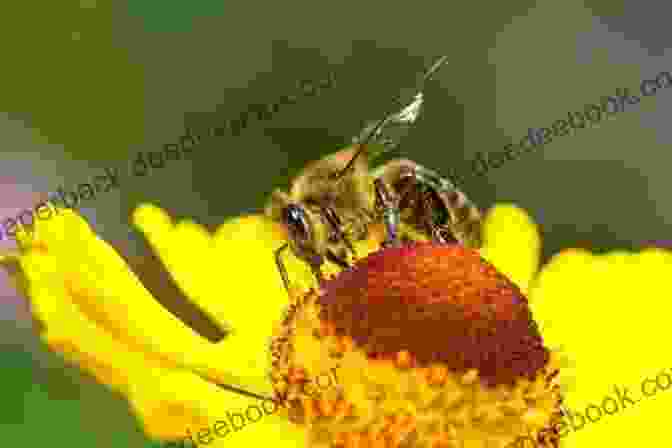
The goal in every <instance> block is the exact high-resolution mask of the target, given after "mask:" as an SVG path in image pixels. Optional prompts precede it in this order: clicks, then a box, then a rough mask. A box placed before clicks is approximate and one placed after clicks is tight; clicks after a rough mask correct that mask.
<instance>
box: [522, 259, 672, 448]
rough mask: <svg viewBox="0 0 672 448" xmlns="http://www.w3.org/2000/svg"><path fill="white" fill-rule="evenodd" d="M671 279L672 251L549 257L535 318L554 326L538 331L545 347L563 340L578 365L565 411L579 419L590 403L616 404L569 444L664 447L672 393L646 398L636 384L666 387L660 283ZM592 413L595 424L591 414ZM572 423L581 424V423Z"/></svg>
mask: <svg viewBox="0 0 672 448" xmlns="http://www.w3.org/2000/svg"><path fill="white" fill-rule="evenodd" d="M670 274H672V252H668V251H665V250H660V249H648V250H645V251H642V252H636V253H631V252H627V251H613V252H610V253H607V254H602V255H595V254H592V253H590V252H587V251H584V250H568V251H564V252H562V253H560V254H558V255H556V256H555V257H553V258H552V259H551V261H550V262H549V264H548V265H547V266H545V267H544V268H543V270H542V271H541V273H540V275H539V277H538V278H537V279H536V280H535V282H534V284H533V285H532V288H531V291H530V297H531V299H533V300H532V303H531V307H532V308H533V312H534V315H535V316H538V317H540V318H541V319H546V320H549V321H552V322H553V325H551V326H549V327H548V328H547V329H546V331H544V333H543V335H544V340H545V342H546V343H549V344H553V343H559V342H562V344H563V345H564V347H565V348H566V349H567V350H568V351H569V352H570V353H571V354H572V358H573V359H574V360H575V362H576V366H575V372H576V380H577V381H576V385H575V387H574V389H573V390H571V391H570V392H569V393H568V394H567V397H566V400H567V407H568V408H569V409H570V410H571V412H573V413H575V412H580V413H582V414H585V411H586V408H587V406H589V405H591V404H595V405H598V406H603V404H604V403H609V404H607V406H608V410H609V411H612V410H613V409H614V404H613V403H614V402H612V401H611V400H609V398H608V397H611V398H614V399H615V403H617V405H618V411H617V412H616V413H614V415H606V414H604V412H603V415H602V417H601V418H600V421H599V424H598V423H590V422H587V423H586V424H585V427H584V428H583V429H581V431H578V432H571V433H570V434H569V435H567V436H566V439H567V442H568V443H570V444H571V445H572V446H577V447H582V446H585V447H589V446H590V447H593V446H635V445H636V446H660V445H662V444H663V443H666V442H667V435H666V434H665V433H664V429H663V428H665V426H664V425H665V418H666V416H667V415H668V413H669V411H670V409H672V391H668V392H667V393H665V391H664V390H662V389H660V390H658V392H657V393H656V394H655V395H654V396H653V397H650V398H647V397H644V395H643V393H642V391H641V385H642V382H643V381H644V380H645V379H646V378H650V379H654V380H655V378H656V376H657V375H660V376H659V381H660V382H661V385H662V386H663V387H670V386H667V384H668V379H667V378H668V376H666V375H669V378H670V381H669V383H670V385H671V386H672V370H671V369H670V368H671V367H672V365H671V364H670V363H669V359H670V355H671V354H672V348H671V347H670V344H669V343H668V341H669V339H670V336H669V334H668V333H669V332H668V329H669V323H668V321H669V316H670V315H672V303H671V302H670V301H669V300H668V297H669V296H670V293H671V292H672V288H671V287H670V285H669V283H668V282H667V281H666V280H667V276H668V275H670ZM560 378H561V381H562V373H561V376H560ZM654 384H655V383H654ZM615 387H618V388H619V389H620V390H621V393H622V391H623V390H624V388H627V389H628V390H629V393H628V396H629V397H632V399H633V400H641V401H639V402H637V403H636V404H629V403H628V402H627V400H626V401H621V399H620V397H619V396H618V392H617V391H616V389H615ZM647 387H649V388H652V387H653V386H652V385H651V384H649V385H648V386H647ZM648 390H652V389H648ZM605 400H606V401H605ZM592 409H593V410H592V411H591V416H592V418H593V419H596V418H597V411H596V410H595V409H594V408H592ZM575 420H576V423H575V425H576V426H580V420H581V418H580V417H575ZM601 420H605V422H602V421H601ZM570 439H571V441H570Z"/></svg>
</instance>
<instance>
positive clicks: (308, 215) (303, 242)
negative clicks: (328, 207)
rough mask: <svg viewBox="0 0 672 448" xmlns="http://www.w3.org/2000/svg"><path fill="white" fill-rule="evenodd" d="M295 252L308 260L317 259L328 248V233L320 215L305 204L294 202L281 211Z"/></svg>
mask: <svg viewBox="0 0 672 448" xmlns="http://www.w3.org/2000/svg"><path fill="white" fill-rule="evenodd" d="M281 220H282V223H283V224H284V225H285V227H286V229H287V234H288V238H289V242H290V245H291V247H292V251H293V252H294V254H295V255H296V256H297V257H299V258H302V259H304V260H306V261H317V260H316V258H318V259H319V258H321V257H322V255H323V254H324V253H325V252H326V249H327V247H326V246H327V243H328V239H327V234H326V229H325V228H324V223H323V222H322V220H321V219H320V218H319V216H318V215H317V214H315V213H313V212H311V211H310V210H308V209H307V208H306V207H305V206H304V205H303V204H301V203H298V202H292V203H289V204H287V205H286V206H285V207H284V208H283V209H282V212H281Z"/></svg>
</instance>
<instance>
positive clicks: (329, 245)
mask: <svg viewBox="0 0 672 448" xmlns="http://www.w3.org/2000/svg"><path fill="white" fill-rule="evenodd" d="M446 59H447V58H446V57H445V56H444V57H442V58H439V60H437V61H436V62H435V63H434V64H433V65H432V67H431V68H430V69H429V70H427V71H426V72H425V74H424V76H423V78H422V80H421V81H420V86H419V87H418V88H417V89H416V94H415V96H414V97H413V100H412V101H411V102H410V103H408V104H406V105H405V106H404V107H403V108H401V109H399V105H398V104H399V103H400V102H401V100H397V101H395V109H394V112H392V113H388V114H386V115H385V117H384V118H383V119H381V120H378V121H375V122H370V123H368V124H367V125H366V126H365V127H364V129H363V130H362V131H361V132H360V133H359V134H358V135H357V136H356V137H355V138H353V143H352V145H350V146H348V147H347V148H344V149H342V150H340V151H338V152H336V153H334V154H330V155H328V156H326V157H324V158H322V159H320V160H317V161H314V162H311V163H309V164H307V165H306V167H305V168H304V169H303V170H302V171H301V173H299V175H298V176H297V177H296V178H294V179H293V180H292V182H291V185H290V188H289V192H284V191H281V190H275V191H274V192H273V193H272V194H271V197H270V200H269V202H268V204H267V206H266V209H265V212H266V214H267V216H269V217H270V218H271V219H273V220H274V221H277V222H280V223H282V224H283V225H284V226H285V228H286V230H287V235H288V242H287V243H286V244H284V245H283V246H282V247H280V248H279V249H277V250H276V252H275V258H276V264H277V266H278V271H279V273H280V276H281V278H282V280H283V283H284V286H285V288H287V289H288V290H289V280H288V275H287V271H286V269H285V267H284V264H283V262H282V258H281V255H282V252H283V251H284V250H286V249H290V250H291V251H292V252H293V253H294V255H295V256H297V257H298V258H300V259H302V260H304V261H305V262H306V263H307V264H308V265H309V266H310V267H311V269H312V271H313V273H314V275H315V277H316V278H317V280H318V282H319V281H320V280H322V271H321V267H322V266H323V264H324V263H325V262H326V261H329V262H331V263H334V264H336V265H338V266H340V267H342V268H348V267H349V266H350V259H351V258H356V254H355V250H354V247H353V241H361V240H364V239H366V238H367V237H368V231H369V227H370V226H371V224H373V223H382V224H384V225H385V228H386V241H385V243H384V245H386V246H390V245H392V246H393V245H400V244H401V239H400V234H399V228H400V226H401V225H402V224H404V225H408V226H410V227H412V228H414V229H415V230H416V231H418V232H420V233H421V234H424V235H426V236H427V237H428V238H430V239H433V240H434V241H437V242H440V243H449V242H458V243H461V244H464V245H465V246H469V247H480V245H481V238H480V233H481V232H480V226H481V214H480V211H479V210H478V207H477V206H476V205H475V204H474V203H473V202H472V201H471V200H469V199H468V197H467V196H466V194H464V193H463V192H462V191H460V190H459V189H458V188H457V187H456V186H455V184H454V183H453V182H451V181H450V180H448V179H446V178H443V177H441V176H440V175H439V174H438V173H436V172H434V171H432V170H430V169H428V168H424V167H422V166H421V165H419V164H417V163H415V162H413V161H411V160H407V159H397V160H392V161H390V162H387V163H385V164H383V165H381V166H380V167H378V168H375V169H371V164H372V162H373V161H374V160H375V159H377V158H378V157H379V156H380V155H382V154H385V153H388V152H389V151H391V150H393V149H395V148H396V147H397V146H398V145H399V143H400V141H401V139H402V138H403V136H405V135H406V134H407V133H408V131H409V130H410V129H411V128H412V127H413V125H414V124H415V123H416V121H417V119H418V117H419V116H420V112H421V110H422V106H423V102H424V96H423V87H424V84H425V82H426V81H427V80H428V79H429V78H430V76H431V75H432V74H433V73H434V72H436V71H437V70H438V69H439V68H440V67H441V66H442V65H443V64H444V63H445V62H446Z"/></svg>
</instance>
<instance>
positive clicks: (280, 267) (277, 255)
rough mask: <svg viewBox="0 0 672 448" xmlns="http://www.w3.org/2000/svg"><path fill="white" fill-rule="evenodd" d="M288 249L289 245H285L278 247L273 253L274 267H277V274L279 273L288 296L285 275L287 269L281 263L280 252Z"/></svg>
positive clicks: (287, 281) (287, 284) (287, 278)
mask: <svg viewBox="0 0 672 448" xmlns="http://www.w3.org/2000/svg"><path fill="white" fill-rule="evenodd" d="M288 247H289V243H285V244H283V245H282V246H280V247H279V248H278V249H276V251H275V265H276V266H277V267H278V272H279V273H280V278H282V284H283V285H284V286H285V290H286V291H287V293H288V294H289V276H288V275H287V268H285V264H284V263H283V262H282V258H281V256H282V252H283V251H284V250H285V249H287V248H288Z"/></svg>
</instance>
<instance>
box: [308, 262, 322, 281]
mask: <svg viewBox="0 0 672 448" xmlns="http://www.w3.org/2000/svg"><path fill="white" fill-rule="evenodd" d="M309 264H310V269H311V270H312V271H313V275H314V276H315V281H317V284H318V285H321V284H322V282H323V281H324V274H322V262H320V263H309Z"/></svg>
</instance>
